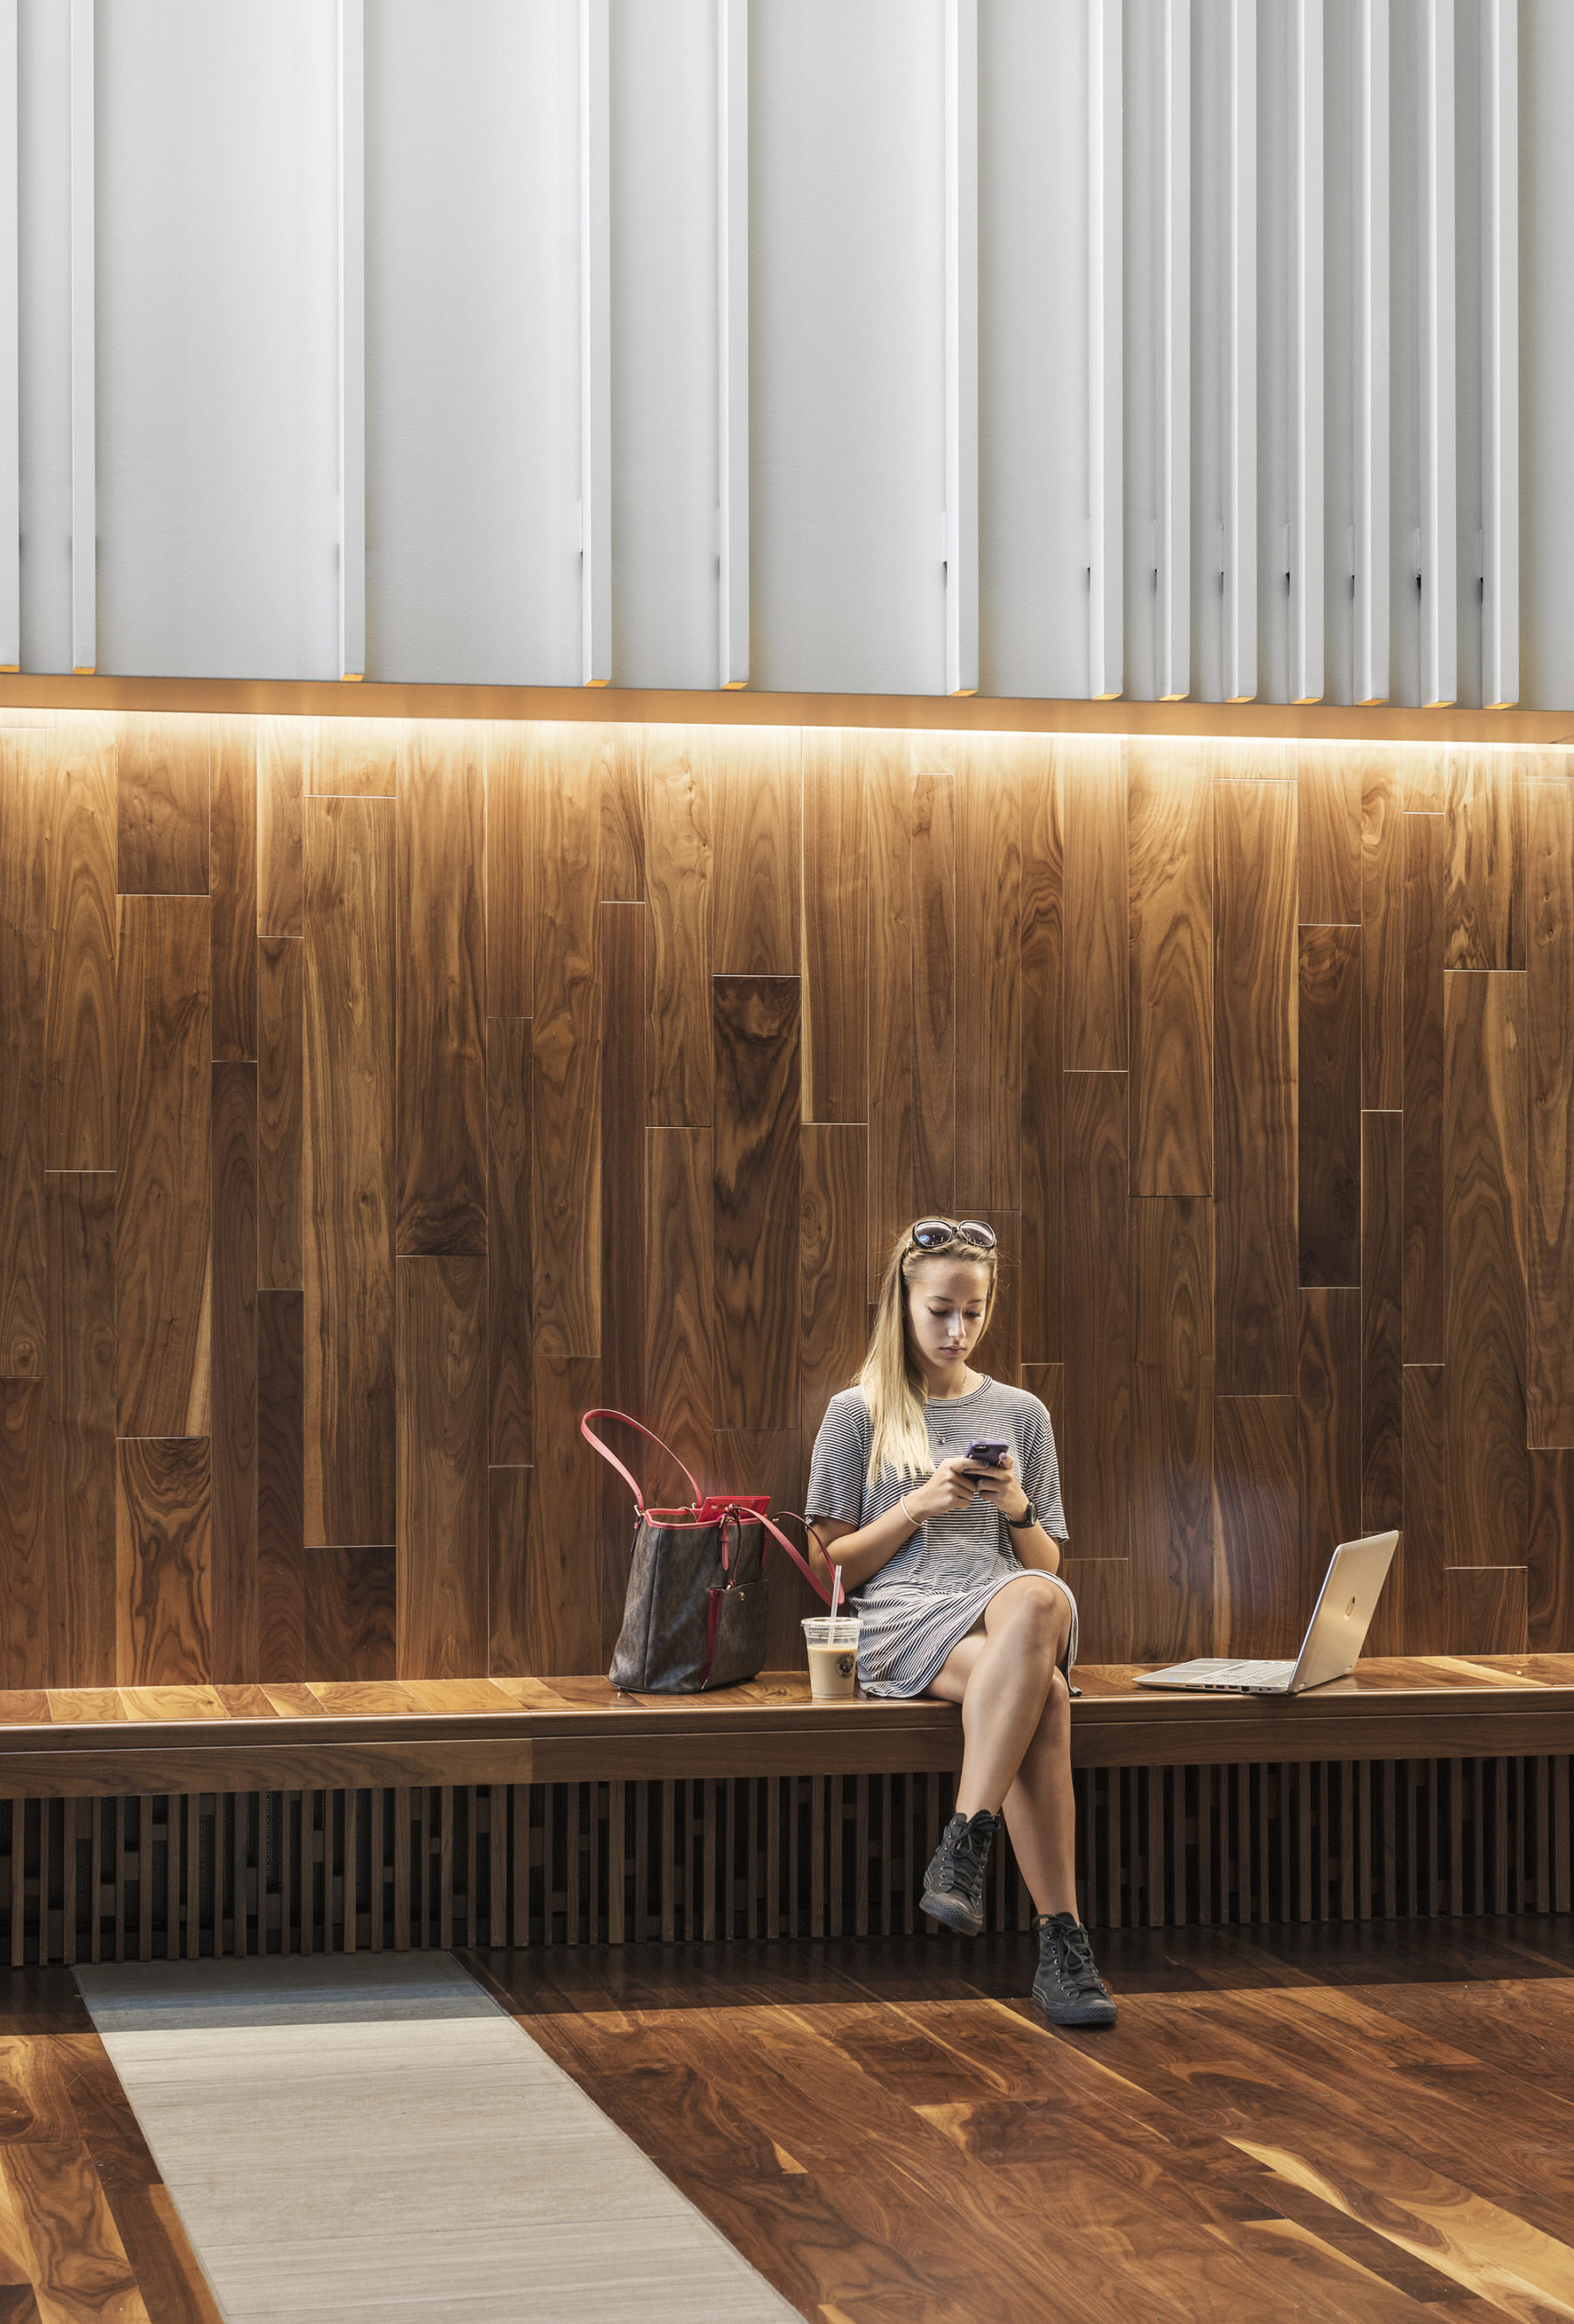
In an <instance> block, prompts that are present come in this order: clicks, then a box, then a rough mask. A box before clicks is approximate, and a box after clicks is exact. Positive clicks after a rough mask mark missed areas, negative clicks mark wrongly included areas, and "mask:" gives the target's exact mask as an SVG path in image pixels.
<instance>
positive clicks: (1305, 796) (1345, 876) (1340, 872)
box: [1132, 742, 1362, 927]
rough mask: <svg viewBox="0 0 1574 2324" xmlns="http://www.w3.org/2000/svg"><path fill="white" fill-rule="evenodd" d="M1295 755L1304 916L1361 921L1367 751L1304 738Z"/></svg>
mask: <svg viewBox="0 0 1574 2324" xmlns="http://www.w3.org/2000/svg"><path fill="white" fill-rule="evenodd" d="M1132 747H1133V749H1135V748H1136V747H1137V746H1136V745H1135V744H1133V746H1132ZM1142 747H1143V749H1145V750H1148V751H1152V750H1153V747H1154V746H1153V743H1151V742H1148V743H1144V744H1143V746H1142ZM1294 761H1295V790H1296V827H1297V844H1298V853H1299V857H1300V863H1299V877H1300V890H1301V920H1302V921H1303V922H1305V923H1309V924H1310V925H1311V926H1312V927H1359V926H1360V924H1361V777H1362V762H1361V754H1360V753H1359V752H1356V751H1349V750H1341V749H1339V747H1338V744H1337V743H1328V742H1302V743H1301V744H1299V745H1298V746H1297V748H1296V750H1295V752H1294Z"/></svg>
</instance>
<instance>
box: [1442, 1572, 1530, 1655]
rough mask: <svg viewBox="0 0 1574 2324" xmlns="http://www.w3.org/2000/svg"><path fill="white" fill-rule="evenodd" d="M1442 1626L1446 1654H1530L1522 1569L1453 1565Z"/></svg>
mask: <svg viewBox="0 0 1574 2324" xmlns="http://www.w3.org/2000/svg"><path fill="white" fill-rule="evenodd" d="M1442 1620H1443V1638H1444V1645H1443V1652H1444V1653H1445V1654H1450V1655H1523V1654H1528V1653H1529V1651H1530V1647H1529V1643H1528V1640H1529V1623H1528V1619H1527V1616H1526V1600H1525V1570H1524V1567H1523V1565H1450V1566H1449V1569H1448V1571H1447V1572H1446V1573H1445V1574H1444V1576H1443V1612H1442Z"/></svg>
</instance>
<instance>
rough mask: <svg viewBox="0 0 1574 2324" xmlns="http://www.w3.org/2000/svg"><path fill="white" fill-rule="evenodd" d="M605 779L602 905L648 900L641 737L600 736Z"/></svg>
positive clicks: (621, 732) (613, 732)
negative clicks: (646, 891)
mask: <svg viewBox="0 0 1574 2324" xmlns="http://www.w3.org/2000/svg"><path fill="white" fill-rule="evenodd" d="M597 760H598V762H599V766H600V777H601V901H602V902H603V903H604V904H643V901H644V899H645V818H644V776H643V768H642V766H641V753H640V748H639V738H638V735H637V734H635V733H630V732H629V730H628V728H627V727H625V726H606V727H603V728H602V730H601V732H600V733H599V734H598V735H597Z"/></svg>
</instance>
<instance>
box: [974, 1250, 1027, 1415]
mask: <svg viewBox="0 0 1574 2324" xmlns="http://www.w3.org/2000/svg"><path fill="white" fill-rule="evenodd" d="M978 1215H979V1217H980V1219H981V1220H982V1222H983V1223H984V1224H985V1225H986V1226H987V1227H993V1228H994V1230H995V1257H996V1261H997V1264H996V1268H995V1305H994V1306H993V1307H992V1308H991V1309H990V1311H989V1321H988V1323H987V1324H986V1326H985V1330H984V1336H983V1338H982V1339H981V1340H980V1341H979V1342H978V1344H977V1350H976V1351H975V1352H976V1354H977V1359H978V1360H979V1361H980V1362H981V1363H982V1364H984V1365H985V1366H986V1368H987V1369H988V1371H989V1373H990V1375H991V1377H992V1378H994V1379H1001V1380H1005V1382H1006V1383H1007V1385H1008V1386H1012V1387H1014V1386H1015V1384H1016V1383H1017V1381H1018V1380H1019V1379H1020V1378H1021V1376H1022V1297H1021V1280H1022V1216H1021V1213H1020V1212H1017V1211H986V1210H982V1209H981V1210H980V1212H979V1213H978Z"/></svg>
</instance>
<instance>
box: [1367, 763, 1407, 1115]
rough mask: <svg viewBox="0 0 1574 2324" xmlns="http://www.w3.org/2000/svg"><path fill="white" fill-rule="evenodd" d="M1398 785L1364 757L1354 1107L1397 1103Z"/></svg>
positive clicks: (1400, 1006) (1400, 980)
mask: <svg viewBox="0 0 1574 2324" xmlns="http://www.w3.org/2000/svg"><path fill="white" fill-rule="evenodd" d="M1403 798H1404V791H1403V777H1402V775H1401V774H1400V772H1399V770H1398V769H1397V767H1396V766H1395V765H1394V764H1393V760H1392V759H1391V758H1390V757H1389V756H1388V755H1386V754H1382V753H1377V752H1373V753H1371V754H1369V755H1366V756H1365V757H1364V763H1363V770H1362V777H1361V1070H1362V1075H1363V1086H1362V1093H1361V1102H1362V1103H1363V1105H1368V1106H1372V1107H1375V1108H1377V1109H1380V1110H1382V1111H1392V1110H1393V1108H1394V1107H1395V1106H1397V1105H1401V1104H1403V1076H1404V829H1403V825H1404V814H1403Z"/></svg>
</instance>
